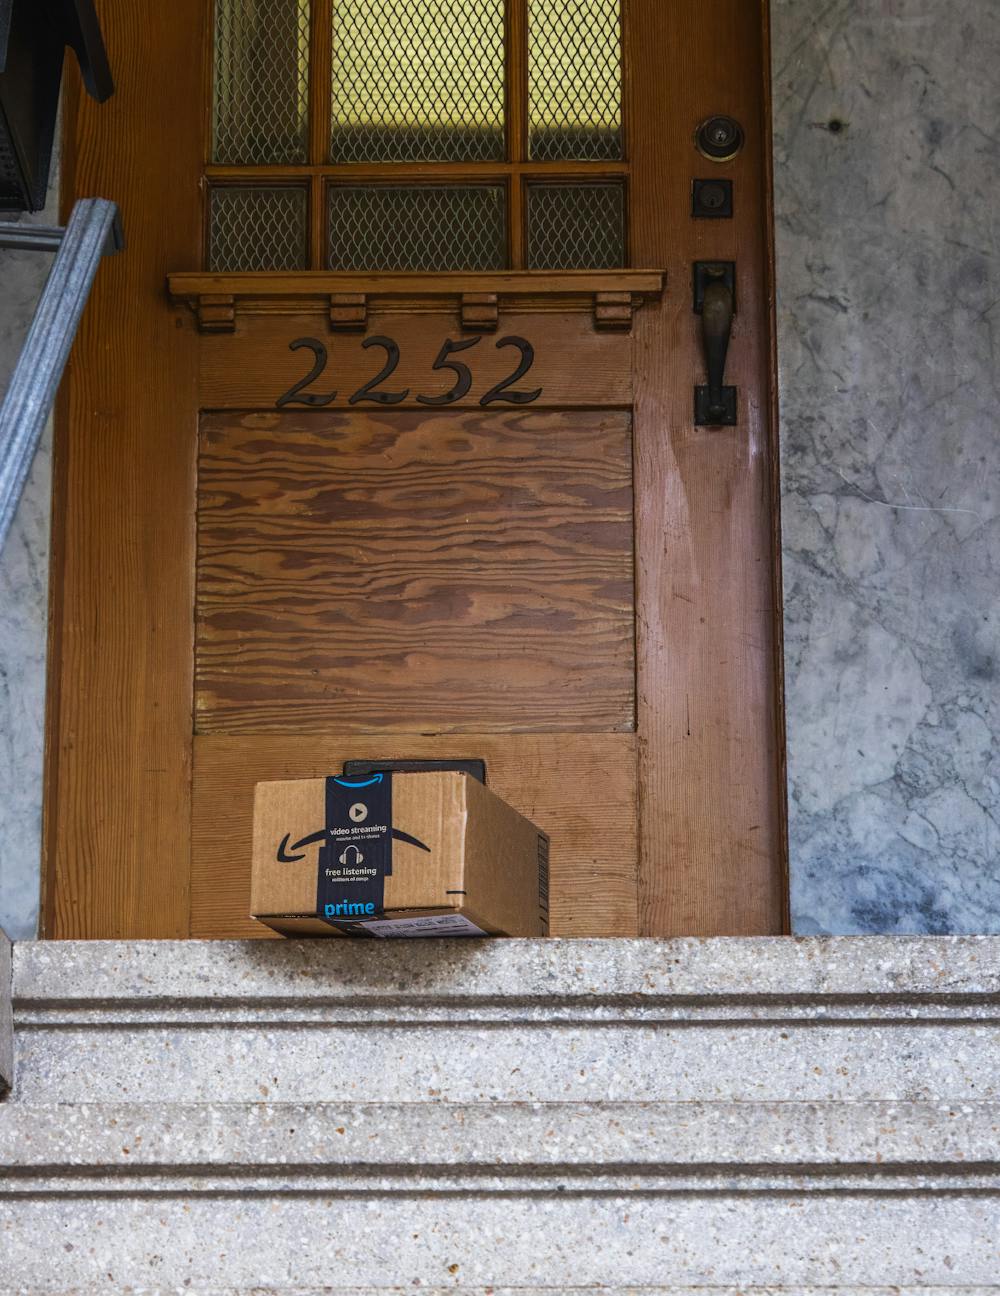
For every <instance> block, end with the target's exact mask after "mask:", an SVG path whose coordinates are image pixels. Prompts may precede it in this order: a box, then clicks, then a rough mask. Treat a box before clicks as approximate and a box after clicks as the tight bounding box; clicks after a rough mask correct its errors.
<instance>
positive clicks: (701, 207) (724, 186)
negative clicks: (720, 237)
mask: <svg viewBox="0 0 1000 1296" xmlns="http://www.w3.org/2000/svg"><path fill="white" fill-rule="evenodd" d="M732 214H733V182H732V180H692V181H691V215H692V216H694V217H695V219H696V220H727V219H729V218H730V217H731V216H732Z"/></svg>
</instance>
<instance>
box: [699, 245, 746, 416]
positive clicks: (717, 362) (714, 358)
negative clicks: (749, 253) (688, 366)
mask: <svg viewBox="0 0 1000 1296" xmlns="http://www.w3.org/2000/svg"><path fill="white" fill-rule="evenodd" d="M735 287H736V267H735V266H734V265H733V263H732V262H731V261H699V262H697V263H696V264H695V268H694V309H695V312H696V314H698V315H700V316H701V332H702V344H703V346H704V350H705V374H706V377H707V378H708V383H707V385H706V386H703V387H696V388H695V389H694V421H695V426H696V427H733V426H735V424H736V410H737V401H736V388H735V387H727V386H726V381H725V379H726V357H727V355H728V354H729V339H730V338H731V336H732V332H733V316H734V315H735V313H736V297H735Z"/></svg>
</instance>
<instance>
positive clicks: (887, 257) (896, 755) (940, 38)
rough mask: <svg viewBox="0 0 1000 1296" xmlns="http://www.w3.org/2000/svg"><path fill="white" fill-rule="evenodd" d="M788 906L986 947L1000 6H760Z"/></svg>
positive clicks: (999, 703) (867, 926) (802, 922)
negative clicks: (777, 437) (772, 207)
mask: <svg viewBox="0 0 1000 1296" xmlns="http://www.w3.org/2000/svg"><path fill="white" fill-rule="evenodd" d="M773 27H774V40H775V50H774V56H775V57H774V96H775V119H776V141H775V156H776V185H777V195H776V196H777V212H778V218H777V219H778V228H777V242H778V257H779V270H778V287H779V302H780V305H779V328H780V333H779V357H780V365H781V398H782V444H783V484H784V518H783V525H784V570H785V619H786V625H785V635H786V656H787V671H788V685H787V690H788V691H787V701H788V755H789V796H790V812H791V863H792V906H793V914H794V921H795V928H796V930H797V931H799V932H802V933H809V932H844V933H851V932H929V933H942V932H997V931H1000V824H998V811H1000V796H998V792H1000V751H998V742H997V736H998V733H1000V692H998V676H1000V651H998V630H1000V601H998V597H997V596H998V588H997V586H998V577H1000V522H998V513H1000V437H998V425H1000V412H998V398H1000V380H998V373H1000V370H998V361H1000V354H998V346H1000V266H998V263H997V251H998V238H1000V217H998V207H997V192H998V191H997V172H998V166H1000V5H997V4H996V3H995V0H948V3H947V4H943V3H941V0H827V2H825V3H823V4H817V3H816V0H773Z"/></svg>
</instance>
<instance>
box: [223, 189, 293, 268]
mask: <svg viewBox="0 0 1000 1296" xmlns="http://www.w3.org/2000/svg"><path fill="white" fill-rule="evenodd" d="M208 235H209V237H208V268H209V269H210V270H216V271H239V270H304V269H305V268H306V266H307V265H308V249H307V231H306V193H305V190H304V189H295V188H292V187H290V186H281V187H278V186H273V187H265V186H263V185H239V186H235V185H234V186H232V187H227V188H217V189H212V190H211V193H210V197H209V222H208Z"/></svg>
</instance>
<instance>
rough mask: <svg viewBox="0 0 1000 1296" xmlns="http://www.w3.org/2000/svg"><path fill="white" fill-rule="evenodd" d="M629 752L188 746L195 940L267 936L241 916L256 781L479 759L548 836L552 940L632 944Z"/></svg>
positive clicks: (375, 741)
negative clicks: (368, 764) (349, 763)
mask: <svg viewBox="0 0 1000 1296" xmlns="http://www.w3.org/2000/svg"><path fill="white" fill-rule="evenodd" d="M636 746H637V744H636V739H635V737H634V736H633V735H631V734H609V735H604V734H566V735H548V734H512V735H498V734H465V735H463V736H462V738H461V740H455V739H449V738H447V737H421V736H418V735H413V734H409V735H405V736H398V737H391V738H387V737H384V736H378V737H363V736H357V737H352V738H346V739H345V738H333V737H311V738H297V737H288V736H275V735H249V736H247V737H240V738H229V737H199V738H196V739H195V757H194V763H195V784H194V786H195V795H194V821H193V831H192V853H193V864H192V895H191V934H192V936H195V937H204V938H212V939H215V938H223V937H228V938H240V937H262V938H268V937H274V933H273V932H269V931H268V930H267V929H266V928H262V927H261V925H260V924H259V923H254V922H252V921H251V919H250V918H249V917H248V907H249V895H250V859H251V843H252V823H253V789H254V784H255V783H258V782H263V781H265V780H268V779H282V778H315V777H317V776H321V775H327V774H331V773H339V772H340V770H341V768H342V766H343V762H344V761H345V760H354V759H386V760H391V759H393V758H404V757H414V758H417V759H422V758H423V759H426V758H432V757H454V758H461V757H469V756H475V757H482V758H484V759H485V760H486V765H487V779H488V783H489V786H490V787H491V788H492V789H493V791H494V792H496V793H497V795H498V796H501V797H503V799H504V800H505V801H507V802H509V803H510V804H511V805H512V806H513V807H514V808H515V809H516V810H519V811H520V812H521V814H523V815H526V816H527V817H528V818H529V819H531V820H532V822H533V823H536V824H537V825H538V826H539V827H540V828H542V829H544V830H545V831H546V832H547V833H549V834H550V836H551V838H552V855H551V861H550V870H551V872H550V899H551V906H552V909H551V922H552V934H553V935H554V936H634V935H636V934H637V932H638V922H637V913H636V870H637V863H636V861H637V849H636V848H637V842H636V833H637V829H636V804H635V797H636V785H637V772H636Z"/></svg>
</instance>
